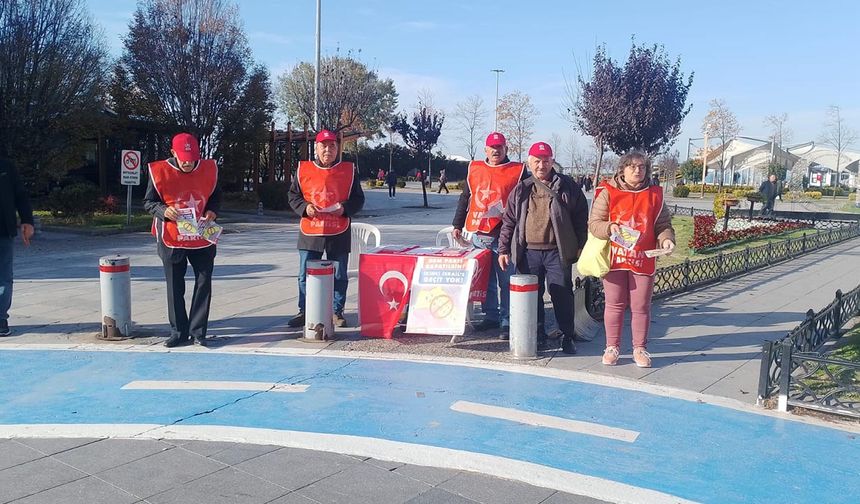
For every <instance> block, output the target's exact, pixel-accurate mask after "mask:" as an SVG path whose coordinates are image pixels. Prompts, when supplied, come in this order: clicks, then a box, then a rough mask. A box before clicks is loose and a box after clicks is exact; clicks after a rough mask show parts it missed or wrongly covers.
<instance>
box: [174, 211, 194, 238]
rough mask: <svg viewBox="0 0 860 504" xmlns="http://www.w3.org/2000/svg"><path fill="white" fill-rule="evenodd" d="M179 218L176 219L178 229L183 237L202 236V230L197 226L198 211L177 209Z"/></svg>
mask: <svg viewBox="0 0 860 504" xmlns="http://www.w3.org/2000/svg"><path fill="white" fill-rule="evenodd" d="M176 211H177V212H179V216H178V217H176V227H177V228H178V229H179V234H180V235H181V236H200V228H199V227H198V226H197V210H195V209H194V208H177V209H176Z"/></svg>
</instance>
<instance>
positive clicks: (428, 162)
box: [418, 153, 430, 208]
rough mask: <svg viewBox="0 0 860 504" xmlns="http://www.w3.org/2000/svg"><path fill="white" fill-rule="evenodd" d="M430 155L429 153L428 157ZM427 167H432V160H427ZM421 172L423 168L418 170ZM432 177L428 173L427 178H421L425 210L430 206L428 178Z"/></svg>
mask: <svg viewBox="0 0 860 504" xmlns="http://www.w3.org/2000/svg"><path fill="white" fill-rule="evenodd" d="M429 155H430V154H429V153H428V156H429ZM427 165H428V166H429V165H430V158H429V157H428V158H427ZM418 169H419V170H421V168H418ZM428 177H430V173H427V176H426V177H421V194H423V195H424V208H427V207H428V206H429V205H428V204H427V180H426V179H427V178H428Z"/></svg>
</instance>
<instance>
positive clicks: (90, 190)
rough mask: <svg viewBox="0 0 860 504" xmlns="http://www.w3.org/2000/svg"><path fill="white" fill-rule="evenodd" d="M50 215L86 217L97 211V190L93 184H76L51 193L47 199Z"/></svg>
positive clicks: (98, 203) (98, 205) (98, 207)
mask: <svg viewBox="0 0 860 504" xmlns="http://www.w3.org/2000/svg"><path fill="white" fill-rule="evenodd" d="M47 207H48V210H50V211H51V215H53V216H54V217H59V216H60V215H62V216H65V217H86V216H90V215H92V214H93V212H95V211H96V210H99V209H100V207H101V203H100V202H99V188H98V186H97V185H95V184H90V183H86V182H78V183H75V184H71V185H67V186H65V187H62V188H57V189H54V190H53V191H51V193H50V194H49V195H48V199H47Z"/></svg>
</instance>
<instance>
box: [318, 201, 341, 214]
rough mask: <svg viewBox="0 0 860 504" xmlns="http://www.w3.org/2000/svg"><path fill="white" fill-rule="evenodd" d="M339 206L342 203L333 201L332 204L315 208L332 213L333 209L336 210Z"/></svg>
mask: <svg viewBox="0 0 860 504" xmlns="http://www.w3.org/2000/svg"><path fill="white" fill-rule="evenodd" d="M341 207H343V205H341V204H340V203H335V204H334V205H331V206H327V207H325V208H318V209H317V210H318V211H320V212H323V213H332V212H334V211H337V209H339V208H341Z"/></svg>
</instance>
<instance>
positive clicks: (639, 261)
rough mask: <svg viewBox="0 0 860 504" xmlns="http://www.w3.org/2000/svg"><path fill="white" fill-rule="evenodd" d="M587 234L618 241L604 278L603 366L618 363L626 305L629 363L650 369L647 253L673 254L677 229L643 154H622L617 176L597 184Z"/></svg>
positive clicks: (652, 266)
mask: <svg viewBox="0 0 860 504" xmlns="http://www.w3.org/2000/svg"><path fill="white" fill-rule="evenodd" d="M588 230H589V231H590V232H591V234H593V235H594V236H595V237H597V238H601V239H604V240H610V239H611V237H616V241H610V254H609V261H610V266H609V273H607V274H606V276H605V277H604V278H603V292H604V296H605V305H606V307H605V309H604V312H603V323H604V326H605V329H606V349H605V350H604V352H603V364H604V365H607V366H614V365H615V364H617V363H618V358H619V355H620V353H621V326H622V324H623V322H624V312H625V311H626V310H627V307H630V313H631V321H630V326H631V331H632V333H633V361H634V362H635V364H636V365H637V366H639V367H643V368H647V367H651V355H650V354H649V353H648V351H647V347H648V331H649V328H650V325H651V296H652V294H653V292H654V273H655V272H656V258H655V257H648V255H646V254H645V251H646V250H654V249H658V248H661V249H664V250H665V251H667V252H669V253H671V251H672V250H674V248H675V230H674V229H673V228H672V216H671V214H669V209H668V208H666V205H665V203H664V202H663V191H662V190H661V189H660V187H658V186H654V185H652V184H651V160H650V158H648V156H647V155H645V154H644V153H642V152H638V151H633V152H631V153H628V154H625V155H624V156H622V157H621V159H619V160H618V167H617V169H616V173H615V175H614V176H613V177H612V178H609V179H607V180H605V181H603V182H601V183H600V185H598V186H597V188H596V190H595V196H594V202H593V203H592V206H591V216H590V217H589V220H588ZM618 237H620V238H621V239H618ZM619 242H622V243H623V244H621V243H619Z"/></svg>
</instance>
